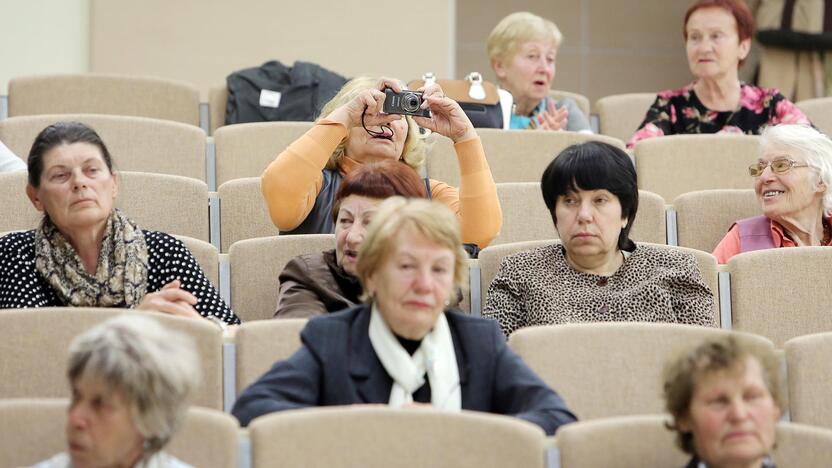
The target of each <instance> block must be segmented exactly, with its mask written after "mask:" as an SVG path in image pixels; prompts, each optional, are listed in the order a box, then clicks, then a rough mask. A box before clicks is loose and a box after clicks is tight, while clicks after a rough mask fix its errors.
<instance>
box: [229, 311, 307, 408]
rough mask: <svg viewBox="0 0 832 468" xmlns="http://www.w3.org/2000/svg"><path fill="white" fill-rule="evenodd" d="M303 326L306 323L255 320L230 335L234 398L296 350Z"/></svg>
mask: <svg viewBox="0 0 832 468" xmlns="http://www.w3.org/2000/svg"><path fill="white" fill-rule="evenodd" d="M305 326H306V319H275V320H256V321H253V322H248V323H244V324H242V325H241V326H240V328H239V329H238V330H237V333H236V334H235V335H234V343H235V344H236V348H237V352H236V355H237V382H236V383H237V394H238V395H239V394H240V393H241V392H242V391H243V390H244V389H245V388H246V387H248V386H249V385H251V384H252V383H254V381H255V380H257V379H258V378H259V377H260V376H261V375H263V374H264V373H266V371H267V370H269V369H270V368H271V367H272V364H274V363H275V362H277V361H282V360H284V359H287V358H288V357H289V356H291V355H292V354H293V353H294V352H295V351H297V349H298V348H300V331H301V330H303V327H305Z"/></svg>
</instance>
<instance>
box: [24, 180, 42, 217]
mask: <svg viewBox="0 0 832 468" xmlns="http://www.w3.org/2000/svg"><path fill="white" fill-rule="evenodd" d="M26 196H28V197H29V201H30V202H32V205H33V206H34V207H35V209H36V210H38V211H43V203H41V201H40V197H39V196H38V191H37V189H36V188H34V187H32V184H26Z"/></svg>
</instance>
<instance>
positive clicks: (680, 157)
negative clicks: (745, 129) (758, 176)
mask: <svg viewBox="0 0 832 468" xmlns="http://www.w3.org/2000/svg"><path fill="white" fill-rule="evenodd" d="M758 139H759V137H756V136H750V135H723V134H715V135H670V136H664V137H660V138H650V139H647V140H642V141H640V142H638V143H637V144H636V146H635V148H634V152H635V158H636V172H637V173H638V185H639V188H640V189H643V190H649V191H651V192H655V193H657V194H659V195H661V196H662V197H663V198H664V199H665V200H673V199H675V198H676V197H677V196H679V195H681V194H683V193H686V192H693V191H695V190H709V189H745V188H749V187H751V186H752V183H753V181H752V180H751V177H749V176H748V165H749V164H751V163H752V162H753V161H754V160H756V159H757V147H758Z"/></svg>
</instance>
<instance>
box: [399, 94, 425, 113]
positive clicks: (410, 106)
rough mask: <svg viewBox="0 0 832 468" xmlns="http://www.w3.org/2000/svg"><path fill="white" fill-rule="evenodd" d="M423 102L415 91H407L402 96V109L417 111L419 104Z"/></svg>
mask: <svg viewBox="0 0 832 468" xmlns="http://www.w3.org/2000/svg"><path fill="white" fill-rule="evenodd" d="M421 104H422V100H421V99H419V96H417V95H416V94H414V93H407V94H405V95H404V96H402V109H404V110H405V111H407V112H416V111H418V110H419V106H420V105H421Z"/></svg>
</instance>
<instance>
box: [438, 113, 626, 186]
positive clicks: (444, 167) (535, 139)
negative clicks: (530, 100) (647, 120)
mask: <svg viewBox="0 0 832 468" xmlns="http://www.w3.org/2000/svg"><path fill="white" fill-rule="evenodd" d="M477 133H478V134H479V135H480V139H481V140H482V146H483V149H484V150H485V157H486V158H487V159H488V165H489V166H490V167H491V174H492V175H493V176H494V182H497V183H500V182H539V181H540V176H541V175H542V174H543V170H544V169H546V166H548V165H549V163H550V162H551V161H552V159H554V157H555V156H557V155H558V154H559V153H560V152H561V151H563V150H564V149H565V148H566V147H567V146H569V145H572V144H575V143H583V142H585V141H603V142H605V143H609V144H611V145H614V146H617V147H619V148H624V142H622V141H620V140H617V139H615V138H611V137H608V136H604V135H587V134H584V133H577V132H531V131H528V130H501V129H495V128H478V129H477ZM428 142H429V143H430V144H431V145H432V146H431V148H430V151H429V152H428V155H427V170H428V175H429V176H430V178H431V179H436V180H439V181H442V182H445V183H447V184H449V185H452V186H454V187H458V186H459V161H458V159H457V157H456V153H455V152H454V148H453V144H451V140H450V139H448V138H445V137H443V136H441V135H432V136H431V137H430V138H429V139H428Z"/></svg>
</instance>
